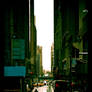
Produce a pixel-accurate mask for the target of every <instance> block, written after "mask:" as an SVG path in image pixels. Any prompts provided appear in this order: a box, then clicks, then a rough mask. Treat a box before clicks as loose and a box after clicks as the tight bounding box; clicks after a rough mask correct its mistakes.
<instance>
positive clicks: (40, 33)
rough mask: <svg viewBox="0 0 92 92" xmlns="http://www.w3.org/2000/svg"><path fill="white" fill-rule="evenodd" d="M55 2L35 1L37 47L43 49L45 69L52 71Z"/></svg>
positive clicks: (46, 0) (48, 0)
mask: <svg viewBox="0 0 92 92" xmlns="http://www.w3.org/2000/svg"><path fill="white" fill-rule="evenodd" d="M53 6H54V0H34V13H35V16H36V29H37V45H40V46H42V47H43V58H42V61H43V69H45V70H51V51H50V50H51V45H52V43H53V42H54V38H53V37H54V31H53V29H54V28H53V25H54V24H53V23H54V22H53V14H54V12H53V9H54V8H53Z"/></svg>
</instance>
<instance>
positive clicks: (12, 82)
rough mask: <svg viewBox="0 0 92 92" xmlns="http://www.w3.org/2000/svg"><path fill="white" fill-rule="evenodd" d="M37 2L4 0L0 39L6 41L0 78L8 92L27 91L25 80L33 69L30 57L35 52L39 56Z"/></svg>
mask: <svg viewBox="0 0 92 92" xmlns="http://www.w3.org/2000/svg"><path fill="white" fill-rule="evenodd" d="M29 1H30V4H29ZM33 2H34V1H33V0H15V1H12V0H8V1H7V0H5V2H4V1H2V2H1V3H0V12H1V13H0V24H1V25H0V30H1V31H0V42H1V43H2V44H1V46H0V62H1V64H0V72H1V73H0V74H1V75H0V80H1V81H2V82H0V84H1V83H3V84H1V85H2V87H0V90H3V91H4V92H7V91H11V90H12V91H14V90H15V91H16V92H25V91H26V82H27V81H25V80H26V78H27V74H28V73H29V72H28V70H27V69H29V68H30V70H31V69H32V68H31V66H32V65H31V61H30V57H31V56H32V53H33V55H35V56H34V58H35V57H36V28H35V26H34V22H33V21H34V18H33V17H34V13H33V12H34V7H33V4H34V3H33ZM29 5H30V7H29ZM29 8H30V9H29ZM29 11H30V15H29ZM29 17H30V21H29ZM29 29H30V30H29ZM29 33H30V34H29ZM32 36H34V37H33V38H34V39H33V38H32ZM30 41H31V42H30ZM30 46H33V48H32V47H30ZM34 48H35V50H34ZM32 49H33V50H34V51H33V50H32ZM28 62H30V64H29V66H30V67H29V68H27V67H28V66H27V64H28ZM33 70H34V69H33ZM29 77H30V76H29ZM3 91H1V92H3Z"/></svg>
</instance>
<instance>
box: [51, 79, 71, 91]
mask: <svg viewBox="0 0 92 92" xmlns="http://www.w3.org/2000/svg"><path fill="white" fill-rule="evenodd" d="M52 86H53V89H54V92H67V91H69V92H70V82H69V81H67V80H54V81H53V82H52Z"/></svg>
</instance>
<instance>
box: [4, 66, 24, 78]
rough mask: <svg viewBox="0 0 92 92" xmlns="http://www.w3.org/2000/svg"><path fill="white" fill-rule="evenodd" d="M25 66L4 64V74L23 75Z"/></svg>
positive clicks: (6, 75)
mask: <svg viewBox="0 0 92 92" xmlns="http://www.w3.org/2000/svg"><path fill="white" fill-rule="evenodd" d="M25 75H26V67H25V66H5V67H4V76H5V77H9V76H15V77H25Z"/></svg>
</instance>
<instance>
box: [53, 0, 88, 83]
mask: <svg viewBox="0 0 92 92" xmlns="http://www.w3.org/2000/svg"><path fill="white" fill-rule="evenodd" d="M53 74H54V76H55V79H69V80H74V81H75V80H78V81H81V82H83V80H87V74H88V4H87V0H81V1H78V0H71V1H69V0H58V1H57V0H54V73H53Z"/></svg>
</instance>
